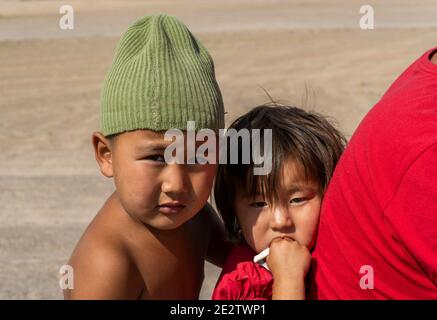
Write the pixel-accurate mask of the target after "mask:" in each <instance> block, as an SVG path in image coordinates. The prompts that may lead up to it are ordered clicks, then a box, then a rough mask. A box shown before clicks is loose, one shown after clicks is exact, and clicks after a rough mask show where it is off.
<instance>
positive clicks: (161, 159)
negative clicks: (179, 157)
mask: <svg viewBox="0 0 437 320" xmlns="http://www.w3.org/2000/svg"><path fill="white" fill-rule="evenodd" d="M144 160H151V161H158V162H165V159H164V156H163V155H160V154H154V155H152V156H148V157H145V158H144Z"/></svg>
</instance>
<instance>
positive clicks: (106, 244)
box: [64, 130, 231, 299]
mask: <svg viewBox="0 0 437 320" xmlns="http://www.w3.org/2000/svg"><path fill="white" fill-rule="evenodd" d="M145 142H146V145H145V144H144V143H145ZM155 142H156V143H155ZM158 143H160V144H162V136H160V135H159V134H157V133H153V132H147V131H142V130H141V131H138V132H131V133H125V134H123V135H122V136H120V138H119V137H117V142H116V143H113V142H111V141H109V140H108V139H106V138H105V137H104V136H102V135H101V134H99V133H95V134H94V136H93V144H94V148H95V153H96V159H97V162H98V164H99V166H100V170H101V172H102V173H103V174H104V175H105V176H107V177H114V180H115V185H116V186H117V188H116V191H115V192H114V193H113V194H112V195H111V196H110V197H109V198H108V200H107V201H106V203H105V204H104V205H103V207H102V208H101V209H100V211H99V212H98V214H97V215H96V217H95V218H94V219H93V221H92V222H91V224H90V225H89V226H88V228H87V230H86V231H85V233H84V235H83V236H82V238H81V239H80V241H79V243H78V244H77V246H76V248H75V250H74V252H73V254H72V256H71V258H70V261H69V265H71V266H72V267H73V270H74V289H72V290H64V297H65V298H66V299H197V298H198V296H199V292H200V288H201V285H202V281H203V277H204V271H203V268H204V260H205V258H207V259H208V260H209V261H211V262H212V263H215V264H217V265H219V266H221V265H222V264H223V262H224V260H225V257H226V255H227V253H228V252H229V250H230V248H231V244H230V243H229V242H227V239H226V233H225V231H224V227H223V224H222V223H221V221H220V220H219V218H218V216H217V215H216V213H215V212H214V211H213V209H212V208H211V206H209V205H206V206H205V203H206V200H207V198H208V196H209V191H210V187H211V184H212V179H213V177H214V173H215V171H214V168H213V167H210V168H208V167H197V165H196V166H191V167H186V166H185V165H177V164H166V163H164V162H163V161H162V159H161V158H160V156H159V154H160V152H161V151H162V150H161V151H156V150H158V149H159V148H157V144H158ZM138 146H141V148H139V149H138ZM149 149H150V150H149ZM138 150H139V151H138ZM208 188H209V189H208ZM169 202H178V203H180V204H181V205H183V208H182V209H180V208H179V209H174V208H171V207H168V206H166V205H165V204H168V203H169ZM169 212H170V213H169Z"/></svg>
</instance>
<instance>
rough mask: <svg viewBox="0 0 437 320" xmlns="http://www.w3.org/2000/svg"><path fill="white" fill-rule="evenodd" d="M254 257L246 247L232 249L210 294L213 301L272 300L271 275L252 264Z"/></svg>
mask: <svg viewBox="0 0 437 320" xmlns="http://www.w3.org/2000/svg"><path fill="white" fill-rule="evenodd" d="M254 256H255V252H253V251H252V249H251V248H249V247H248V246H246V245H238V246H236V247H234V249H232V251H231V253H230V255H229V257H228V258H227V260H226V262H225V265H224V267H223V270H222V273H221V275H220V277H219V280H218V281H217V284H216V286H215V289H214V292H213V293H212V299H213V300H271V299H272V284H273V277H272V274H271V272H270V271H269V270H267V269H265V268H263V267H261V266H260V265H259V264H257V263H255V262H253V257H254Z"/></svg>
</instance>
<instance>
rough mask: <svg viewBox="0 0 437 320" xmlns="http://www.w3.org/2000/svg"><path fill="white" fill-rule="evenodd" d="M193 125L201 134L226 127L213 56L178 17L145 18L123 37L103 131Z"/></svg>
mask: <svg viewBox="0 0 437 320" xmlns="http://www.w3.org/2000/svg"><path fill="white" fill-rule="evenodd" d="M187 121H195V126H196V130H198V129H203V128H208V129H212V130H214V131H216V132H217V131H218V129H220V128H223V126H224V110H223V100H222V96H221V93H220V88H219V86H218V84H217V82H216V79H215V72H214V63H213V61H212V58H211V56H210V55H209V53H208V51H207V50H206V48H205V47H204V46H203V45H202V44H201V43H200V41H198V40H197V39H196V38H195V37H194V36H193V35H192V34H191V32H190V31H189V30H188V28H187V27H186V26H185V25H184V24H183V23H181V22H180V21H179V20H177V19H176V18H174V17H171V16H168V15H164V14H159V15H153V16H146V17H143V18H142V19H140V20H138V21H137V22H135V23H134V24H133V25H132V26H130V27H129V29H128V30H127V31H126V32H125V33H124V35H123V36H122V38H121V39H120V42H119V44H118V46H117V49H116V53H115V57H114V60H113V62H112V65H111V67H110V69H109V71H108V74H107V76H106V79H105V81H104V83H103V89H102V95H101V127H102V132H103V134H104V135H105V136H108V135H111V134H116V133H121V132H124V131H131V130H136V129H149V130H154V131H161V130H168V129H172V128H175V129H180V130H186V129H187Z"/></svg>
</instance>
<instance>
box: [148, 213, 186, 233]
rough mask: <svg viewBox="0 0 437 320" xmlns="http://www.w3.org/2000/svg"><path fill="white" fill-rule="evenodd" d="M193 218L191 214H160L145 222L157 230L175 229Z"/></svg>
mask: <svg viewBox="0 0 437 320" xmlns="http://www.w3.org/2000/svg"><path fill="white" fill-rule="evenodd" d="M190 219H191V216H189V217H186V216H178V217H177V216H170V217H169V216H165V215H162V214H158V215H157V216H155V217H154V218H153V219H151V220H148V221H143V223H144V224H145V225H146V226H148V227H152V228H154V229H156V230H174V229H177V228H179V227H180V226H182V225H183V224H185V223H186V222H187V221H188V220H190Z"/></svg>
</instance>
